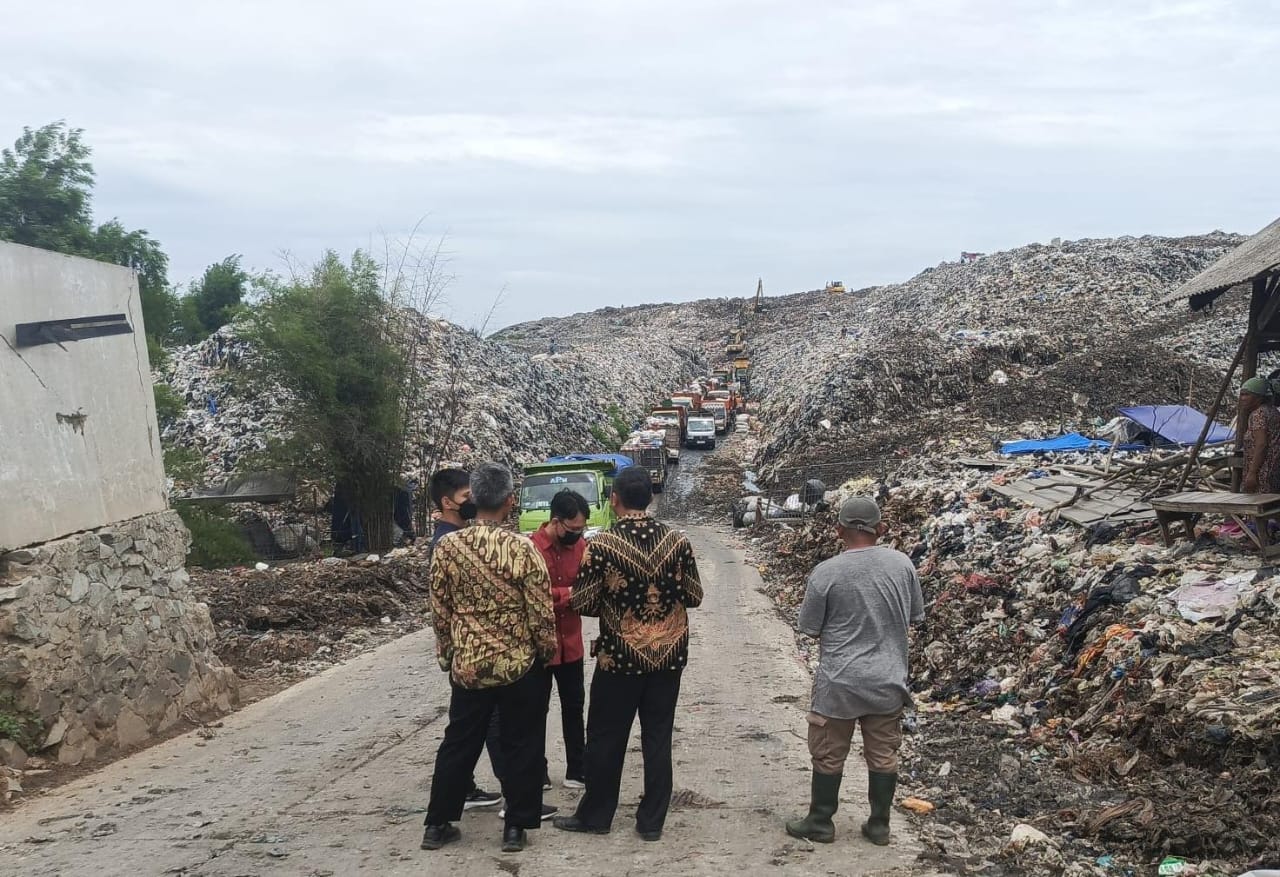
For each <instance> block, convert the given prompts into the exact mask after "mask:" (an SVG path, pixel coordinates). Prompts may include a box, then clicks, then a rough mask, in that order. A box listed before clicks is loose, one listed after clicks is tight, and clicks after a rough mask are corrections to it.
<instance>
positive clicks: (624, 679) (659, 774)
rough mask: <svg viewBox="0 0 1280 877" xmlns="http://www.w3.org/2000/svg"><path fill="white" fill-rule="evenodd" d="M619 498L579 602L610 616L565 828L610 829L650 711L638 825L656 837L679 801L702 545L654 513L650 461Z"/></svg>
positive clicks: (587, 610) (616, 490) (584, 576)
mask: <svg viewBox="0 0 1280 877" xmlns="http://www.w3.org/2000/svg"><path fill="white" fill-rule="evenodd" d="M609 501H610V503H612V505H613V509H614V511H615V512H616V513H617V515H618V522H617V523H616V524H614V525H613V526H612V527H610V528H609V529H608V530H607V531H605V532H604V533H602V534H600V535H599V536H597V537H595V538H594V539H592V540H591V544H590V545H589V546H588V547H587V553H586V557H585V559H584V560H583V562H582V570H581V571H580V572H579V573H578V586H577V587H576V588H574V590H573V598H572V601H571V605H572V606H573V608H574V609H575V610H577V611H578V612H580V613H581V614H583V615H598V616H599V617H600V639H599V640H598V641H597V643H598V649H595V650H594V652H595V655H596V669H595V673H594V675H592V677H591V706H590V709H589V711H588V713H587V753H586V763H585V770H586V783H587V791H586V794H584V795H583V796H582V800H581V801H579V802H578V809H577V812H576V813H575V814H574V815H573V816H567V817H558V818H557V819H555V821H554V823H553V824H554V825H555V827H556V828H559V829H561V830H563V831H580V832H589V833H591V834H607V833H608V832H609V831H610V829H611V828H612V825H613V815H614V812H615V811H616V810H617V809H618V790H619V786H620V784H621V782H622V766H623V761H624V759H625V757H626V753H627V740H628V738H629V737H630V736H631V725H632V723H633V722H634V721H635V718H636V715H637V714H639V716H640V747H641V750H642V752H643V753H644V795H643V796H642V797H641V799H640V807H639V808H638V809H637V810H636V832H637V833H638V834H639V835H640V837H641V839H643V840H647V841H656V840H658V839H660V838H661V837H662V828H663V825H664V824H665V822H666V818H667V808H668V807H669V806H670V804H671V785H672V776H671V734H672V730H673V728H674V725H675V716H676V701H677V699H678V698H679V696H680V675H681V672H682V671H683V669H684V666H685V664H686V663H687V662H688V660H689V616H688V614H687V612H686V610H688V609H693V608H695V607H697V606H699V605H701V603H702V582H701V581H700V580H699V578H698V566H697V564H696V563H695V562H694V558H693V547H692V546H691V545H690V544H689V540H687V539H686V538H685V537H684V536H682V535H681V534H680V533H677V532H676V531H675V530H672V529H671V528H669V527H667V526H666V525H665V524H660V523H658V522H657V521H655V520H654V519H653V518H651V517H649V515H648V513H647V509H648V508H649V504H650V503H651V502H652V501H653V485H652V483H651V482H650V480H649V473H648V471H647V470H645V469H643V468H641V467H639V466H632V467H629V468H626V469H623V470H622V472H620V473H619V474H618V477H617V478H616V479H615V480H614V482H613V494H612V496H611V497H610V500H609Z"/></svg>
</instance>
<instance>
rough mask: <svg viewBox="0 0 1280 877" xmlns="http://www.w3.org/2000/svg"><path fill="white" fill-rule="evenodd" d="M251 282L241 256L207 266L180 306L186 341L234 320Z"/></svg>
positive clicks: (204, 334) (198, 338) (200, 336)
mask: <svg viewBox="0 0 1280 877" xmlns="http://www.w3.org/2000/svg"><path fill="white" fill-rule="evenodd" d="M248 284H249V275H248V274H247V273H245V271H244V269H242V268H241V267H240V257H239V256H228V257H227V258H225V259H223V260H222V261H221V262H216V263H214V264H213V265H210V266H209V267H208V268H206V269H205V272H204V276H203V277H201V278H200V280H198V281H196V283H194V284H193V285H192V287H191V289H190V291H189V292H188V293H187V294H186V295H185V296H183V298H182V300H181V303H180V306H179V311H178V322H179V323H180V324H181V326H182V333H183V336H184V338H183V340H185V341H186V342H187V343H189V344H193V343H195V342H197V341H200V340H201V339H203V338H204V337H205V336H207V335H209V334H211V333H213V332H216V331H218V329H220V328H222V327H223V326H225V325H227V323H230V322H231V321H232V319H234V317H235V315H236V313H237V312H238V311H239V310H240V306H241V304H242V303H243V302H244V296H245V291H246V289H247V287H248Z"/></svg>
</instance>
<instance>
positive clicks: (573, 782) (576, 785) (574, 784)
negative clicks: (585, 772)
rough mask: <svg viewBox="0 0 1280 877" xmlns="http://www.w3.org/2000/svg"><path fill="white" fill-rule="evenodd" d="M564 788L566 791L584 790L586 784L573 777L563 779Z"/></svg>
mask: <svg viewBox="0 0 1280 877" xmlns="http://www.w3.org/2000/svg"><path fill="white" fill-rule="evenodd" d="M564 787H565V788H566V789H585V788H586V787H587V784H586V783H584V782H583V781H582V780H578V779H574V778H573V777H565V778H564Z"/></svg>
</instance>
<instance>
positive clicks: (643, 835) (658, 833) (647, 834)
mask: <svg viewBox="0 0 1280 877" xmlns="http://www.w3.org/2000/svg"><path fill="white" fill-rule="evenodd" d="M636 834H638V835H640V839H641V840H647V841H650V842H652V841H656V840H662V829H661V828H655V829H654V830H653V831H641V830H640V829H638V828H637V829H636Z"/></svg>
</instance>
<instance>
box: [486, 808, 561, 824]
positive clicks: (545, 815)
mask: <svg viewBox="0 0 1280 877" xmlns="http://www.w3.org/2000/svg"><path fill="white" fill-rule="evenodd" d="M559 812H560V808H559V807H553V806H552V805H550V804H543V805H542V816H541V817H540V819H541V820H542V821H543V822H546V821H547V820H548V819H550V818H551V817H552V816H555V815H556V814H557V813H559ZM498 818H499V819H506V818H507V808H506V807H503V808H502V809H501V810H499V811H498Z"/></svg>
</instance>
